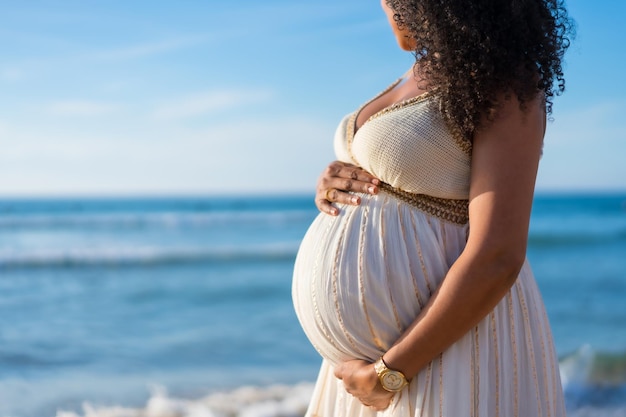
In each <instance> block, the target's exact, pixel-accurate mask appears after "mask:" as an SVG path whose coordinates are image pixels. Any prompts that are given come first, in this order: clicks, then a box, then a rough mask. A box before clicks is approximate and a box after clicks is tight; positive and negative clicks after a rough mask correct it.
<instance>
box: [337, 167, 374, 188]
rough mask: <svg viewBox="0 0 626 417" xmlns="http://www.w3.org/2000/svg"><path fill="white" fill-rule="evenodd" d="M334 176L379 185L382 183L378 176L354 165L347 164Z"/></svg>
mask: <svg viewBox="0 0 626 417" xmlns="http://www.w3.org/2000/svg"><path fill="white" fill-rule="evenodd" d="M334 176H335V177H339V178H345V179H351V180H353V181H361V182H366V183H368V184H376V185H378V184H379V183H380V180H379V179H378V178H376V177H374V176H373V175H372V174H370V173H369V172H367V171H366V170H364V169H363V168H360V167H356V166H354V165H346V166H344V167H342V168H341V169H340V170H339V171H338V172H337V174H336V175H334Z"/></svg>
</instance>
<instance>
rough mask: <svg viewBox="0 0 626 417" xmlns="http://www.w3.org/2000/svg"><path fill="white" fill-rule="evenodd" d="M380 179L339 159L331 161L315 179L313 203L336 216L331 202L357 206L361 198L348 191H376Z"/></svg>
mask: <svg viewBox="0 0 626 417" xmlns="http://www.w3.org/2000/svg"><path fill="white" fill-rule="evenodd" d="M379 184H380V180H378V178H375V177H374V176H373V175H372V174H370V173H369V172H367V171H365V170H364V169H363V168H360V167H358V166H356V165H352V164H348V163H345V162H341V161H334V162H331V163H330V165H328V167H327V168H326V169H325V170H324V172H322V175H320V178H319V179H318V180H317V189H316V194H315V205H316V206H317V208H318V209H319V210H320V211H321V212H324V213H326V214H330V215H331V216H336V215H338V214H339V209H338V208H337V207H335V206H333V205H332V204H331V203H342V204H350V205H353V206H358V205H359V204H360V203H361V198H360V197H359V196H356V195H354V194H351V193H350V191H356V192H363V193H368V194H376V193H378V185H379Z"/></svg>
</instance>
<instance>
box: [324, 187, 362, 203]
mask: <svg viewBox="0 0 626 417" xmlns="http://www.w3.org/2000/svg"><path fill="white" fill-rule="evenodd" d="M324 199H326V201H329V202H331V203H340V204H349V205H352V206H358V205H359V204H361V197H359V196H358V195H354V194H350V193H347V192H344V191H341V190H338V189H336V188H331V189H329V190H328V191H327V192H326V193H324Z"/></svg>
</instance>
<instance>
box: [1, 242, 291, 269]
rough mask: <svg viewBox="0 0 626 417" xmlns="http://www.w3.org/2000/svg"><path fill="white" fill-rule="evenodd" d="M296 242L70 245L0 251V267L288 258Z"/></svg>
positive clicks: (122, 264) (281, 259)
mask: <svg viewBox="0 0 626 417" xmlns="http://www.w3.org/2000/svg"><path fill="white" fill-rule="evenodd" d="M297 249H298V242H285V243H283V244H266V245H259V246H232V247H229V246H220V247H209V248H205V247H202V248H194V247H189V248H163V247H154V248H153V247H128V248H113V249H111V248H86V249H81V248H74V249H59V250H56V249H42V250H30V251H26V252H25V251H10V250H4V251H0V268H78V267H96V266H134V265H138V266H146V265H164V264H182V263H222V264H225V263H236V262H258V261H262V262H279V261H292V260H293V259H294V258H295V256H296V251H297Z"/></svg>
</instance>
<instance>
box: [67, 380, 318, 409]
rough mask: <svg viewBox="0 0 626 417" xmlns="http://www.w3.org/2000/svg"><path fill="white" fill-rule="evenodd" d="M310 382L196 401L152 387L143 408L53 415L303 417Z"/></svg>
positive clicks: (243, 390) (244, 390)
mask: <svg viewBox="0 0 626 417" xmlns="http://www.w3.org/2000/svg"><path fill="white" fill-rule="evenodd" d="M312 392H313V385H312V384H310V383H302V384H298V385H293V386H287V385H275V386H270V387H267V388H257V387H243V388H239V389H236V390H234V391H231V392H219V393H213V394H210V395H208V396H206V397H204V398H200V399H196V400H188V399H179V398H173V397H170V396H169V395H168V394H167V392H166V390H165V389H164V388H156V389H154V390H153V393H152V396H151V397H150V399H149V400H148V402H147V403H146V405H145V407H142V408H126V407H120V406H115V407H98V406H94V405H92V404H90V403H84V404H83V407H82V408H83V413H82V414H81V413H77V412H72V411H58V412H57V414H56V417H80V416H85V417H302V416H303V415H304V413H305V411H306V407H307V405H308V402H309V399H310V398H311V394H312Z"/></svg>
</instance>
